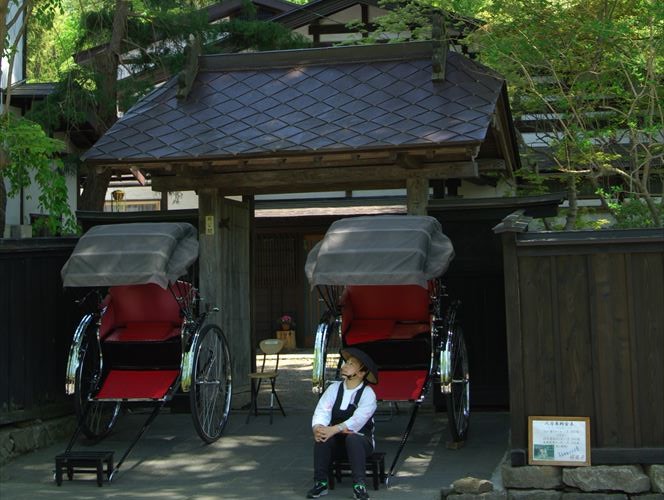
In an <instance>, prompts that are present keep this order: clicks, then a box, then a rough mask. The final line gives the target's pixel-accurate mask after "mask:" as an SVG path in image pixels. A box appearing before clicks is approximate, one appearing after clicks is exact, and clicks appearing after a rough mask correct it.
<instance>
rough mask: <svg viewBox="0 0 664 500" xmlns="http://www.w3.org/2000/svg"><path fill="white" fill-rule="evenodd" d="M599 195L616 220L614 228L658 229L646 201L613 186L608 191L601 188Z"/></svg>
mask: <svg viewBox="0 0 664 500" xmlns="http://www.w3.org/2000/svg"><path fill="white" fill-rule="evenodd" d="M597 194H598V195H599V196H600V197H601V198H603V199H604V201H605V202H606V204H607V205H608V206H609V208H610V209H611V212H612V213H613V215H614V216H615V218H616V224H615V226H614V227H616V228H620V229H624V228H630V227H635V228H646V227H657V224H656V222H655V220H654V219H653V217H652V213H651V211H650V210H649V209H648V206H647V205H646V204H645V203H644V201H643V200H642V199H640V198H638V197H637V196H635V195H634V194H632V193H625V191H624V190H623V188H621V187H620V186H611V187H609V188H608V189H603V188H599V189H598V190H597ZM659 213H660V218H661V217H664V205H662V204H661V203H660V204H659Z"/></svg>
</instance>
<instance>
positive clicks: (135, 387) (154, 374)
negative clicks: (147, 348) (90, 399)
mask: <svg viewBox="0 0 664 500" xmlns="http://www.w3.org/2000/svg"><path fill="white" fill-rule="evenodd" d="M179 374H180V371H179V370H110V371H109V372H108V375H107V376H106V379H105V380H104V383H103V385H102V387H101V389H100V390H99V392H98V393H97V395H96V396H95V398H94V399H100V400H103V399H163V398H164V397H165V396H166V394H167V393H168V390H169V389H170V387H171V386H172V385H173V382H175V379H176V378H177V376H178V375H179Z"/></svg>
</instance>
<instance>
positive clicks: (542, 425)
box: [528, 416, 590, 466]
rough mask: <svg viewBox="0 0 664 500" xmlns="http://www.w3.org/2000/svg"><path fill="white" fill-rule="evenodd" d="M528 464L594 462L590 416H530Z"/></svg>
mask: <svg viewBox="0 0 664 500" xmlns="http://www.w3.org/2000/svg"><path fill="white" fill-rule="evenodd" d="M528 464H530V465H565V466H570V465H572V466H574V465H576V466H583V465H590V418H588V417H532V416H531V417H528Z"/></svg>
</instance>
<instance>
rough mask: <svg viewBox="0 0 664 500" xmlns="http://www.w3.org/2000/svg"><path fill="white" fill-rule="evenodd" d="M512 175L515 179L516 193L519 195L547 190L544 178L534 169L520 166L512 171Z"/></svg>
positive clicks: (535, 193)
mask: <svg viewBox="0 0 664 500" xmlns="http://www.w3.org/2000/svg"><path fill="white" fill-rule="evenodd" d="M514 177H515V178H516V180H517V184H516V186H517V189H516V194H517V195H519V196H537V195H542V194H547V193H548V192H549V187H548V186H547V185H546V182H545V181H546V179H545V178H544V176H542V175H540V174H539V172H537V170H536V169H533V168H530V167H521V168H520V169H518V170H517V171H515V172H514Z"/></svg>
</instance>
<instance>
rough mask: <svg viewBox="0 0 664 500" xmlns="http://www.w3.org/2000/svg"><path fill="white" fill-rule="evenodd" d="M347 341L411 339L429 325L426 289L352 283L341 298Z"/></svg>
mask: <svg viewBox="0 0 664 500" xmlns="http://www.w3.org/2000/svg"><path fill="white" fill-rule="evenodd" d="M342 304H343V310H342V328H343V332H344V339H345V341H346V344H347V345H353V344H358V343H362V342H374V341H378V340H388V339H403V340H407V339H412V338H413V337H415V336H417V335H419V334H421V333H427V332H429V329H430V317H429V291H428V290H427V289H426V288H422V287H421V286H417V285H352V286H347V287H346V291H345V293H344V296H343V298H342Z"/></svg>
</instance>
